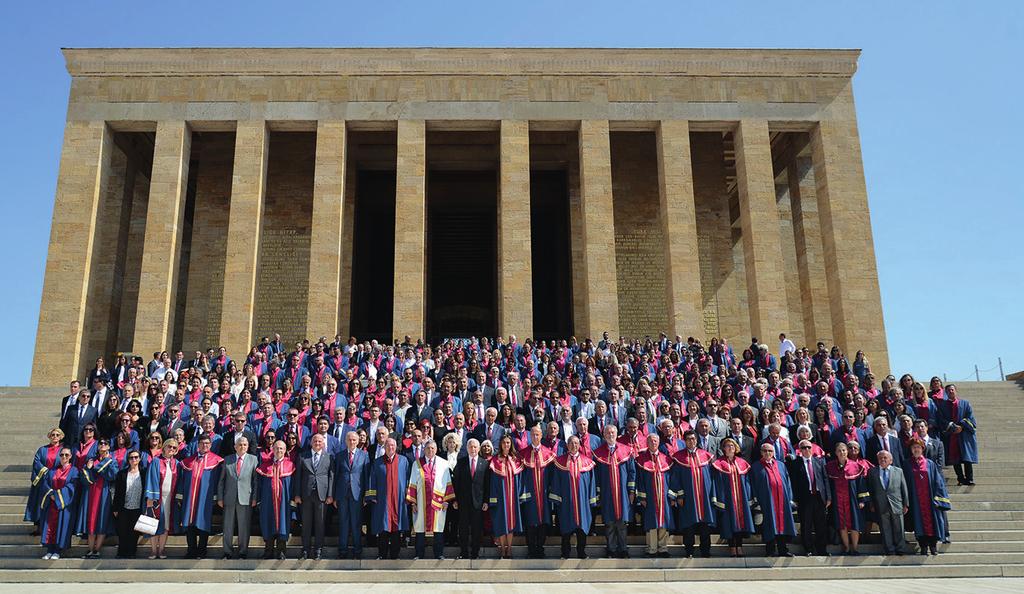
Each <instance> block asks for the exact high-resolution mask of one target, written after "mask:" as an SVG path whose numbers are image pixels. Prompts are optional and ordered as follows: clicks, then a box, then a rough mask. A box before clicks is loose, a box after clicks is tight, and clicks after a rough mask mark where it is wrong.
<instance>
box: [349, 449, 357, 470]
mask: <svg viewBox="0 0 1024 594" xmlns="http://www.w3.org/2000/svg"><path fill="white" fill-rule="evenodd" d="M355 463H356V453H355V452H349V453H348V465H349V468H351V467H352V465H353V464H355Z"/></svg>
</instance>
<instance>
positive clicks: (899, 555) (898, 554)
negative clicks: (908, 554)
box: [893, 551, 904, 557]
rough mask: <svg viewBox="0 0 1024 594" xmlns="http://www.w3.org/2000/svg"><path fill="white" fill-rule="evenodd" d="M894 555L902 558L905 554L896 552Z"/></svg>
mask: <svg viewBox="0 0 1024 594" xmlns="http://www.w3.org/2000/svg"><path fill="white" fill-rule="evenodd" d="M893 554H894V555H896V556H897V557H902V556H903V554H904V553H903V551H896V552H895V553H893Z"/></svg>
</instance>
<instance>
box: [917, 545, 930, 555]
mask: <svg viewBox="0 0 1024 594" xmlns="http://www.w3.org/2000/svg"><path fill="white" fill-rule="evenodd" d="M918 554H919V555H921V556H922V557H927V556H928V549H926V548H924V547H921V552H920V553H918Z"/></svg>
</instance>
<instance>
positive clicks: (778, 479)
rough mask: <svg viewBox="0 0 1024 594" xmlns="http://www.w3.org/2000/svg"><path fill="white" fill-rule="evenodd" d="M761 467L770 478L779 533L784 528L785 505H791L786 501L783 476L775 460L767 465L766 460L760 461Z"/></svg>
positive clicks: (773, 507)
mask: <svg viewBox="0 0 1024 594" xmlns="http://www.w3.org/2000/svg"><path fill="white" fill-rule="evenodd" d="M760 464H761V466H763V467H764V470H765V473H766V474H767V476H768V490H769V491H770V493H771V497H772V512H773V513H774V515H775V532H776V533H779V532H781V531H782V528H783V526H784V518H785V517H784V515H783V510H784V509H785V508H784V507H783V505H789V502H788V501H786V493H785V489H783V487H782V476H781V475H780V474H779V467H778V464H777V462H776V460H775V458H772V459H771V460H769V461H768V462H767V463H766V462H765V461H764V460H761V461H760Z"/></svg>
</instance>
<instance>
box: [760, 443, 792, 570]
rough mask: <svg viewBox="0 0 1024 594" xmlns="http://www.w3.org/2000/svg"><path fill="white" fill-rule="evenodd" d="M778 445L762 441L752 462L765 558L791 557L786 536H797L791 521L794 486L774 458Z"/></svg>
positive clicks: (781, 464) (779, 462)
mask: <svg viewBox="0 0 1024 594" xmlns="http://www.w3.org/2000/svg"><path fill="white" fill-rule="evenodd" d="M776 453H777V448H775V447H773V446H772V444H771V443H770V442H767V441H766V442H765V443H763V444H761V459H760V460H758V461H757V462H755V463H754V464H752V465H751V466H752V467H753V472H752V473H751V481H750V487H751V491H752V492H753V494H754V500H755V502H756V505H758V506H759V507H760V508H761V515H762V517H763V520H762V522H761V538H762V539H763V540H764V545H765V552H764V555H765V557H771V556H773V555H775V554H778V556H779V557H792V556H793V553H790V552H789V539H791V538H792V537H794V536H796V522H795V521H794V520H793V505H794V502H793V488H792V487H791V486H790V483H789V473H788V472H787V471H786V467H785V466H784V465H783V463H782V462H781V461H779V460H778V459H777V458H776Z"/></svg>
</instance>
